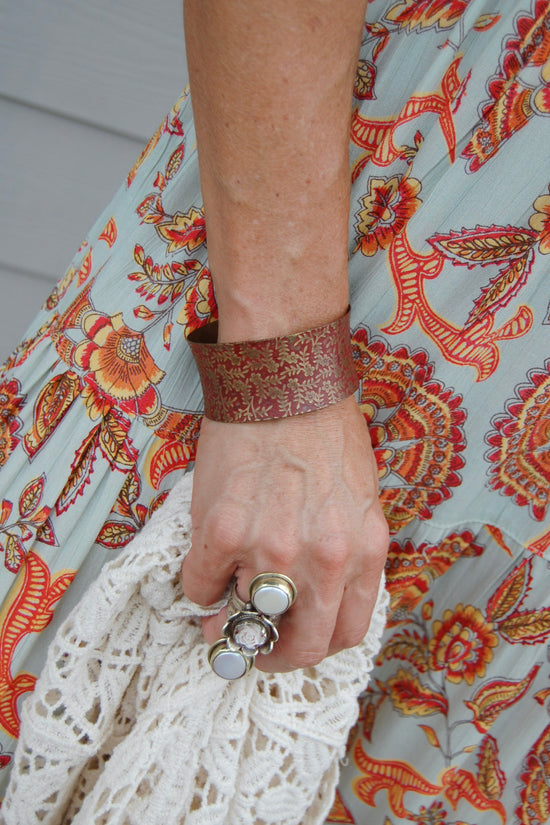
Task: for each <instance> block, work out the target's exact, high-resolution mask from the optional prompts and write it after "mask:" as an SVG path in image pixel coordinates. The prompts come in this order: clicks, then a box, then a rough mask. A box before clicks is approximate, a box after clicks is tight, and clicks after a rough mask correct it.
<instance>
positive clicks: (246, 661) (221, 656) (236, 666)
mask: <svg viewBox="0 0 550 825" xmlns="http://www.w3.org/2000/svg"><path fill="white" fill-rule="evenodd" d="M208 662H209V664H210V667H211V668H212V670H213V671H214V673H215V674H216V676H220V677H221V678H222V679H240V678H241V676H244V675H245V673H248V671H249V670H250V668H251V667H252V665H253V664H254V657H253V656H246V655H245V654H244V653H243V651H242V650H239V649H238V648H237V649H235V648H233V647H231V646H230V645H229V644H228V640H227V639H218V641H217V642H214V644H213V645H211V646H210V650H209V651H208Z"/></svg>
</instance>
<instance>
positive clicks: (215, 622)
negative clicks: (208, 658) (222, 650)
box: [202, 607, 227, 645]
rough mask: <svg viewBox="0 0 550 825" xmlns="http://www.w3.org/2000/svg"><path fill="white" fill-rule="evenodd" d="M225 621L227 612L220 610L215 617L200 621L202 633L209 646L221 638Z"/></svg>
mask: <svg viewBox="0 0 550 825" xmlns="http://www.w3.org/2000/svg"><path fill="white" fill-rule="evenodd" d="M226 621H227V610H226V609H225V607H224V609H223V610H221V611H220V612H219V613H217V614H216V615H215V616H207V617H206V618H204V619H202V632H203V635H204V638H205V639H206V641H207V642H208V644H209V645H213V644H214V642H217V641H218V639H221V638H222V628H223V626H224V624H225V623H226Z"/></svg>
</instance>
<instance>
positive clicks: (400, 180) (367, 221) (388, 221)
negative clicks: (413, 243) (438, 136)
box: [356, 174, 422, 256]
mask: <svg viewBox="0 0 550 825" xmlns="http://www.w3.org/2000/svg"><path fill="white" fill-rule="evenodd" d="M421 188H422V186H421V183H420V181H419V180H416V178H410V177H409V176H408V174H406V175H395V176H394V177H393V178H371V179H370V180H369V191H368V193H367V194H366V195H365V197H364V198H361V203H362V205H363V208H362V209H361V210H359V212H358V213H357V218H358V221H357V224H356V226H357V246H356V249H360V250H361V252H362V253H363V255H368V256H370V255H374V254H375V253H376V252H378V250H379V249H387V248H388V246H389V245H390V244H391V242H392V241H393V239H394V238H395V237H396V235H399V233H400V232H402V231H403V229H404V228H405V226H406V224H407V221H408V220H409V218H410V217H412V215H414V213H415V212H416V210H417V209H418V207H419V206H420V204H421V203H422V201H421V200H420V198H417V197H416V196H417V195H418V193H419V192H420V190H421Z"/></svg>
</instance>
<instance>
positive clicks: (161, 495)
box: [0, 0, 550, 825]
mask: <svg viewBox="0 0 550 825" xmlns="http://www.w3.org/2000/svg"><path fill="white" fill-rule="evenodd" d="M350 163H351V174H352V179H353V187H352V197H351V211H350V231H349V255H350V259H349V276H350V290H351V305H352V316H351V325H352V335H353V347H354V353H355V359H356V366H357V371H358V373H359V377H360V391H359V400H360V404H361V407H362V410H363V412H364V414H365V417H366V419H367V421H368V423H369V427H370V433H371V438H372V442H373V445H374V449H375V453H376V457H377V461H378V467H379V475H380V485H381V491H382V492H381V497H382V502H383V505H384V509H385V514H386V517H387V519H388V522H389V524H390V528H391V533H392V541H391V549H390V555H389V559H388V563H387V580H388V587H389V591H390V595H391V611H390V614H389V617H388V626H387V629H386V633H385V637H384V644H383V647H382V650H381V652H380V655H379V657H378V661H377V664H376V668H375V671H374V673H373V677H372V680H371V683H370V686H369V688H368V689H367V690H366V691H365V693H364V694H363V696H362V697H361V700H360V714H359V719H358V722H357V724H356V726H355V728H354V729H353V730H352V731H351V734H350V739H349V748H348V755H347V758H346V760H345V764H344V765H343V767H342V773H341V780H340V784H339V789H338V792H337V795H336V798H335V801H334V806H333V808H332V812H331V814H330V816H329V819H328V820H327V821H328V822H330V823H369V825H371V824H372V825H398V823H405V822H409V823H410V822H412V823H417V825H458V823H462V824H463V825H464V823H468V825H498V823H512V822H518V823H525V824H526V825H527V824H528V825H539V823H544V822H547V821H548V818H549V816H550V718H549V715H548V713H549V710H550V681H549V677H550V664H549V655H548V653H549V649H550V647H549V646H550V575H549V572H548V563H549V560H550V519H549V515H550V314H549V313H550V280H549V275H548V273H549V271H550V257H548V256H549V254H550V189H549V187H550V2H548V1H547V0H519V2H513V1H512V0H502V2H496V0H373V2H370V3H369V4H368V7H367V19H366V22H365V27H364V32H363V44H362V49H361V55H360V61H359V65H358V70H357V76H356V84H355V101H354V111H353V117H352V123H351V138H350ZM319 231H322V232H326V231H329V228H327V227H319ZM215 313H216V305H215V299H214V294H213V290H212V284H211V280H210V274H209V270H208V259H207V249H206V235H205V224H204V214H203V209H202V198H201V192H200V185H199V177H198V168H197V159H196V151H195V139H194V130H193V121H192V112H191V106H190V100H189V98H188V94H187V93H184V94H183V95H182V97H181V98H180V99H179V100H178V101H177V103H176V104H175V106H174V107H173V109H172V111H171V112H170V113H169V114H168V116H167V117H166V119H165V120H164V121H163V123H162V124H161V126H160V127H159V129H158V130H157V132H156V133H155V135H154V136H153V138H152V139H151V141H150V143H149V144H148V146H147V147H146V149H145V150H144V152H143V154H142V155H141V157H140V158H139V159H138V161H137V162H136V164H135V166H134V168H133V169H132V170H131V171H130V173H129V175H128V178H127V179H126V180H125V181H124V182H123V184H122V186H121V188H120V190H119V191H118V193H117V194H116V196H115V198H114V199H113V201H112V202H111V204H109V206H108V207H107V209H106V210H105V211H104V213H103V214H102V215H101V216H100V217H99V219H98V220H97V222H96V224H95V225H94V226H93V227H92V229H91V231H90V233H89V235H88V237H87V238H86V239H85V240H84V241H83V243H82V245H81V247H80V248H79V250H78V251H77V253H76V255H75V258H74V259H73V261H72V263H71V265H70V267H69V269H68V270H67V272H66V273H65V275H64V276H63V277H62V278H61V280H60V281H59V283H58V284H57V286H56V288H55V289H54V291H53V293H52V294H51V295H50V297H49V298H48V299H47V301H46V302H45V304H44V306H43V307H42V309H41V311H40V313H39V315H38V316H37V318H36V320H35V322H34V324H33V325H32V327H31V329H30V330H29V332H28V335H27V337H26V338H25V340H24V341H23V343H22V344H20V345H19V347H17V349H16V350H15V351H14V353H13V354H12V355H11V356H10V358H9V359H8V361H7V363H6V364H5V365H4V368H3V371H2V373H1V375H0V469H1V472H0V485H1V486H0V543H1V550H2V556H3V559H2V562H3V565H2V568H1V572H0V593H1V600H0V603H1V605H2V607H1V615H0V632H1V634H2V643H1V646H0V742H1V747H2V749H1V751H0V780H1V779H2V778H3V777H5V778H7V776H8V774H9V770H10V765H11V761H12V758H13V749H14V740H15V739H16V738H17V733H18V727H19V708H20V701H21V700H22V699H24V697H25V695H26V694H28V692H29V691H31V690H32V688H33V684H34V682H35V679H36V674H37V673H38V671H39V670H40V667H41V664H42V662H43V660H44V654H45V647H46V645H47V642H48V641H49V639H50V638H51V636H52V634H53V632H54V628H55V626H56V625H57V624H58V623H59V621H60V619H61V617H62V616H64V615H65V614H66V613H67V611H68V610H69V609H70V607H71V606H72V604H74V603H75V602H76V601H77V600H78V599H79V597H80V595H81V593H82V591H83V589H84V588H85V587H86V584H87V583H88V582H89V581H90V580H91V579H92V578H93V577H94V576H95V575H96V574H97V572H98V570H99V569H100V568H101V566H102V564H103V563H104V561H105V560H106V559H108V558H110V557H111V556H112V554H113V553H115V552H116V551H117V549H118V548H120V547H123V546H124V545H125V544H126V543H127V542H129V541H130V540H131V538H132V537H133V536H134V535H135V534H136V532H137V531H138V530H139V529H140V527H141V526H142V525H143V524H144V523H145V522H146V521H147V519H148V518H149V517H150V516H151V513H152V512H153V511H154V510H156V509H157V508H158V507H160V506H161V505H162V503H163V501H164V499H165V497H166V496H167V494H168V492H169V490H170V489H171V487H173V485H174V483H175V482H176V480H177V479H178V477H179V476H180V475H181V473H183V472H185V471H186V468H187V467H188V465H189V463H190V462H192V461H193V457H194V451H195V447H196V442H197V436H198V432H199V427H200V420H201V409H202V398H201V393H200V386H199V381H198V376H197V373H196V370H195V367H194V364H193V361H192V358H191V355H190V353H189V351H188V348H187V345H186V343H185V335H186V334H187V333H189V332H190V331H191V330H193V329H196V328H197V327H198V326H200V325H202V324H205V323H206V322H207V321H208V320H210V319H211V318H212V317H214V316H215Z"/></svg>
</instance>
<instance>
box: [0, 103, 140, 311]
mask: <svg viewBox="0 0 550 825" xmlns="http://www.w3.org/2000/svg"><path fill="white" fill-rule="evenodd" d="M0 123H1V124H2V139H1V151H0V154H1V158H2V161H1V163H0V266H1V267H4V268H7V269H15V270H17V271H20V270H24V271H30V272H34V273H37V275H38V276H42V277H44V278H46V279H49V280H51V279H52V278H53V279H55V280H57V279H58V278H59V277H60V276H61V275H62V274H63V273H64V271H65V269H66V268H67V266H68V264H69V262H70V260H71V259H72V257H73V255H74V253H75V251H76V249H77V248H78V246H79V245H80V242H81V241H82V239H83V237H84V236H85V235H86V234H87V232H88V230H89V229H90V227H91V225H92V223H93V222H94V221H95V219H96V218H97V216H98V215H99V213H100V212H101V211H102V210H103V208H104V207H105V206H106V204H107V203H108V201H109V200H110V199H111V197H112V195H113V194H114V193H115V191H116V190H117V189H118V187H119V185H120V183H121V182H122V181H123V180H124V178H125V176H126V175H127V173H128V171H129V169H130V168H131V166H132V164H133V163H134V161H135V160H136V158H137V157H138V155H139V154H140V152H141V151H142V149H143V146H144V143H143V142H141V141H137V140H131V139H128V138H123V137H120V136H118V135H113V134H109V133H105V132H102V131H101V130H99V129H93V128H91V127H89V126H84V125H82V124H80V123H74V122H72V121H70V120H66V119H65V118H62V117H58V116H55V115H52V114H48V113H46V112H41V111H37V110H36V109H29V108H28V107H26V106H21V105H19V104H16V103H13V102H8V101H5V100H0ZM152 131H153V130H152ZM3 314H4V313H3V311H2V315H3Z"/></svg>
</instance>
